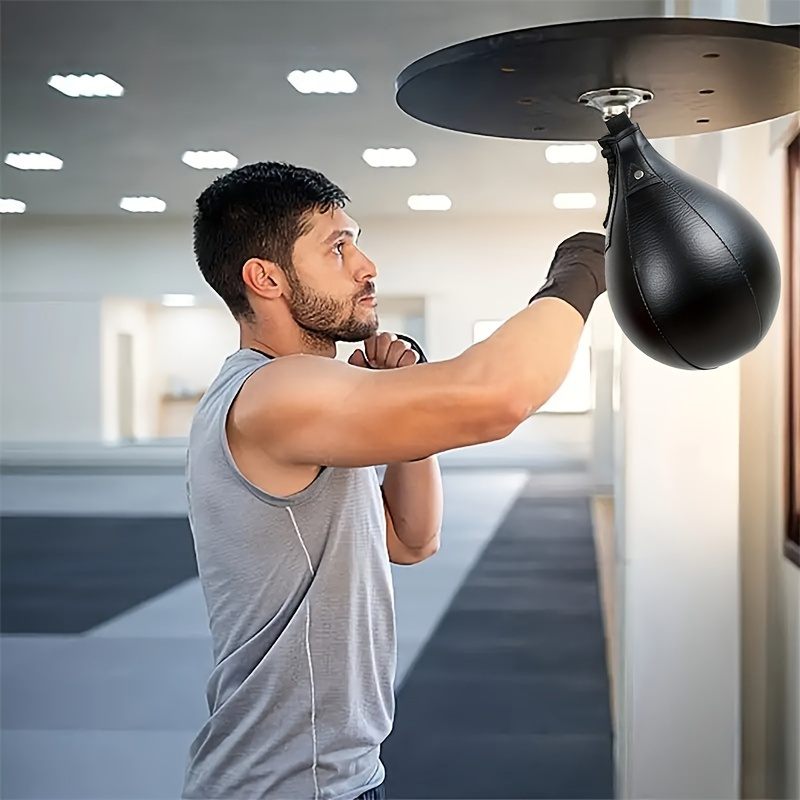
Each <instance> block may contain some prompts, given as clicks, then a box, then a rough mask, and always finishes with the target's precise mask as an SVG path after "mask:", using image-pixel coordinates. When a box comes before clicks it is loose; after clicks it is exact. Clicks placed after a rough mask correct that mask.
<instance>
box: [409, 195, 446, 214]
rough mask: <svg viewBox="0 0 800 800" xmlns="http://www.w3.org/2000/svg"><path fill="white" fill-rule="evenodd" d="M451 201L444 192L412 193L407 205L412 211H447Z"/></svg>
mask: <svg viewBox="0 0 800 800" xmlns="http://www.w3.org/2000/svg"><path fill="white" fill-rule="evenodd" d="M452 205H453V201H452V200H451V199H450V198H449V197H448V196H447V195H446V194H412V195H411V197H409V198H408V207H409V208H410V209H411V210H412V211H449V210H450V208H451V207H452Z"/></svg>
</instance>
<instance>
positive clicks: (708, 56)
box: [703, 53, 719, 58]
mask: <svg viewBox="0 0 800 800" xmlns="http://www.w3.org/2000/svg"><path fill="white" fill-rule="evenodd" d="M703 58H719V53H706V54H705V55H704V56H703Z"/></svg>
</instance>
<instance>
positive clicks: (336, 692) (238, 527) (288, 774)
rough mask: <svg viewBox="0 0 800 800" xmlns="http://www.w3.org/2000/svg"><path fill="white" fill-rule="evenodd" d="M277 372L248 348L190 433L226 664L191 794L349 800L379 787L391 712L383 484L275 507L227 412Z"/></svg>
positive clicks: (212, 695) (197, 745) (331, 485)
mask: <svg viewBox="0 0 800 800" xmlns="http://www.w3.org/2000/svg"><path fill="white" fill-rule="evenodd" d="M269 363H270V359H269V358H268V357H266V356H264V355H261V354H260V353H257V352H255V351H252V350H240V351H238V352H237V353H235V354H233V355H231V356H230V357H229V358H228V359H227V360H226V361H225V363H224V365H223V367H222V369H221V371H220V374H219V375H218V376H217V378H216V379H215V380H214V382H213V384H212V385H211V386H210V388H209V389H208V391H207V392H206V394H205V395H204V397H203V399H202V400H201V401H200V404H199V406H198V408H197V411H196V414H195V418H194V420H193V423H192V427H191V432H190V436H189V451H188V459H187V491H188V499H189V521H190V524H191V528H192V535H193V537H194V543H195V550H196V554H197V564H198V569H199V574H200V581H201V584H202V587H203V593H204V595H205V601H206V606H207V609H208V615H209V625H210V629H211V638H212V643H213V653H214V665H215V666H214V668H213V671H212V673H211V676H210V678H209V681H208V685H207V691H206V699H207V702H208V709H209V715H210V716H209V719H208V721H207V722H206V723H205V725H204V726H203V727H202V729H201V730H200V732H199V733H198V735H197V737H196V738H195V739H194V741H193V743H192V745H191V748H190V752H189V762H188V767H187V770H186V779H185V784H184V790H183V797H184V798H203V800H210V799H211V798H214V800H223V798H224V800H246V799H248V798H254V799H255V798H259V800H262V799H263V798H280V800H294V798H303V799H304V800H354V798H356V797H358V795H360V794H361V793H363V792H364V791H367V790H369V789H371V788H374V787H376V786H378V785H379V784H381V783H382V781H383V779H384V768H383V765H382V763H381V761H380V746H381V743H382V742H383V741H384V739H385V738H386V736H387V735H388V734H389V732H390V730H391V726H392V720H393V716H394V678H395V668H396V639H395V621H394V597H393V590H392V576H391V568H390V564H389V557H388V553H387V549H386V519H385V516H384V510H383V501H382V496H381V491H380V485H379V482H378V475H377V471H376V469H375V468H374V467H369V468H361V469H339V468H325V469H323V470H322V471H321V472H320V474H319V476H318V477H317V478H316V479H315V480H314V482H313V483H312V484H311V485H310V486H308V487H307V488H306V489H304V490H303V491H301V492H299V493H297V494H295V495H292V496H291V497H289V498H280V497H273V496H271V495H269V494H267V493H266V492H263V491H261V490H260V489H258V488H257V487H256V486H254V485H252V484H251V483H250V482H249V481H248V480H247V479H246V478H245V477H244V476H243V475H242V474H241V473H240V472H239V470H238V469H237V467H236V465H235V463H234V461H233V458H232V456H231V452H230V449H229V447H228V440H227V436H226V433H225V422H226V418H227V414H228V410H229V409H230V406H231V404H232V402H233V400H234V398H235V397H236V395H237V394H238V392H239V391H240V389H241V387H242V385H243V384H244V382H245V381H246V380H247V378H249V377H250V376H251V375H252V374H253V373H254V372H255V371H256V370H257V369H260V368H263V369H266V370H269ZM298 391H302V387H298Z"/></svg>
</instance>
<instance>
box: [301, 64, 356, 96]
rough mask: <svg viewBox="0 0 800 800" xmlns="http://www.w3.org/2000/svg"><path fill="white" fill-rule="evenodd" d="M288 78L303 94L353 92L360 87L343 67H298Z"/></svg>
mask: <svg viewBox="0 0 800 800" xmlns="http://www.w3.org/2000/svg"><path fill="white" fill-rule="evenodd" d="M287 80H288V81H289V83H291V84H292V86H294V88H295V89H297V91H298V92H300V93H301V94H352V93H353V92H354V91H355V90H356V89H357V88H358V84H357V83H356V82H355V79H354V78H353V76H352V75H351V74H350V73H349V72H347V71H346V70H343V69H337V70H331V69H323V70H316V69H310V70H308V71H306V72H303V71H302V70H299V69H296V70H294V71H293V72H290V73H289V75H288V76H287Z"/></svg>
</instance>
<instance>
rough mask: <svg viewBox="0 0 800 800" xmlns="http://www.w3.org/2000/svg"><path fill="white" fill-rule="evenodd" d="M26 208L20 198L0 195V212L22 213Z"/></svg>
mask: <svg viewBox="0 0 800 800" xmlns="http://www.w3.org/2000/svg"><path fill="white" fill-rule="evenodd" d="M26 208H27V206H26V205H25V203H23V202H22V200H12V199H11V198H9V197H0V214H24V213H25V209H26Z"/></svg>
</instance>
